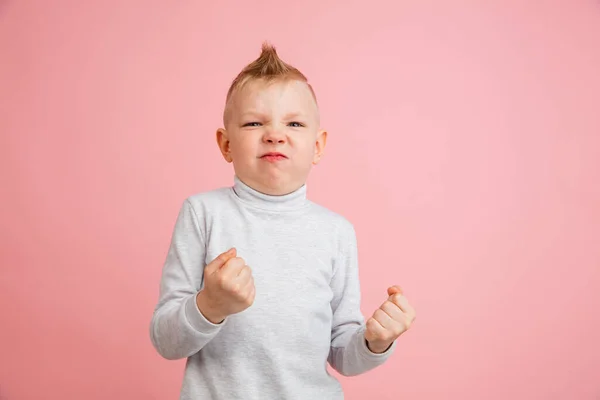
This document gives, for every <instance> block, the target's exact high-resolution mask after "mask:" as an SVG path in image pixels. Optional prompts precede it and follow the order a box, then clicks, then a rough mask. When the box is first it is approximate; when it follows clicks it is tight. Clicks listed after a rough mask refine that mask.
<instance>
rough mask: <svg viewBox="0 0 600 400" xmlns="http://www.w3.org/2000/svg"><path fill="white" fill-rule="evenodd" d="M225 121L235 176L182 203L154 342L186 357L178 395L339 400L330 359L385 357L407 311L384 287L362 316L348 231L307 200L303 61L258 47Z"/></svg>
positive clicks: (309, 161)
mask: <svg viewBox="0 0 600 400" xmlns="http://www.w3.org/2000/svg"><path fill="white" fill-rule="evenodd" d="M223 120H224V128H222V129H219V130H218V131H217V135H216V136H217V142H218V145H219V149H220V151H221V152H222V154H223V157H224V158H225V160H226V161H227V162H228V163H233V167H234V171H235V175H234V184H233V186H232V187H229V188H222V189H217V190H213V191H209V192H205V193H201V194H196V195H193V196H191V197H189V198H188V199H187V200H186V201H185V202H184V204H183V207H182V208H181V210H180V212H179V215H178V218H177V221H176V225H175V229H174V232H173V237H172V241H171V245H170V249H169V252H168V255H167V259H166V262H165V265H164V267H163V275H162V280H161V286H160V297H159V301H158V305H157V307H156V310H155V313H154V316H153V318H152V323H151V327H150V336H151V339H152V343H153V345H154V346H155V348H156V349H157V351H158V352H159V353H160V354H161V355H162V356H163V357H165V358H167V359H172V360H174V359H182V358H187V363H186V369H185V376H184V379H183V385H182V389H181V397H180V398H181V399H227V400H230V399H261V400H265V399H267V400H270V399H302V400H305V399H311V400H330V399H343V393H342V390H341V386H340V384H339V382H338V381H337V380H336V379H335V378H334V377H333V376H331V375H330V374H329V373H328V372H327V369H326V368H327V363H329V364H330V365H331V366H332V367H333V368H334V369H335V370H336V371H338V372H339V373H340V374H342V375H345V376H352V375H357V374H361V373H364V372H366V371H369V370H371V369H373V368H375V367H377V366H379V365H381V364H382V363H383V362H384V361H385V360H387V359H388V358H389V356H390V355H391V353H392V351H393V349H394V347H395V346H394V343H395V340H396V338H398V336H399V335H400V334H402V333H403V332H404V331H406V330H407V329H408V327H409V326H410V324H411V323H412V321H413V320H414V318H415V312H414V309H413V308H412V307H411V306H410V304H409V303H408V302H407V300H406V298H405V297H404V296H403V295H402V292H401V291H400V289H399V288H398V287H397V286H394V287H391V288H389V289H388V296H389V298H388V299H387V300H386V301H385V302H384V303H383V304H382V306H381V307H380V308H379V309H378V310H376V311H375V313H374V314H373V316H372V317H371V318H370V319H369V320H368V321H367V322H366V324H365V323H364V318H363V316H362V314H361V312H360V287H359V281H358V263H357V245H356V236H355V232H354V229H353V226H352V225H351V224H350V223H349V222H348V221H347V220H346V219H345V218H343V217H342V216H340V215H338V214H336V213H334V212H331V211H329V210H327V209H325V208H323V207H321V206H318V205H316V204H314V203H312V202H310V201H309V200H307V198H306V184H305V182H306V180H307V177H308V174H309V172H310V170H311V167H312V165H313V164H316V163H318V162H319V160H320V159H321V157H322V155H323V150H324V148H325V142H326V137H327V134H326V132H325V131H322V130H319V110H318V106H317V103H316V98H315V95H314V92H313V90H312V88H311V86H310V85H309V84H308V83H307V80H306V78H305V77H304V75H303V74H302V73H301V72H300V71H299V70H297V69H296V68H294V67H292V66H290V65H289V64H287V63H285V62H283V61H282V60H281V59H280V58H279V57H278V55H277V53H276V51H275V49H274V48H273V47H272V46H269V45H267V44H265V45H263V48H262V53H261V55H260V57H259V58H258V59H257V60H255V61H254V62H252V63H251V64H249V65H248V66H247V67H246V68H245V69H244V70H242V72H241V73H240V74H239V75H238V77H237V78H236V79H235V80H234V81H233V83H232V85H231V88H230V89H229V92H228V94H227V100H226V104H225V110H224V118H223Z"/></svg>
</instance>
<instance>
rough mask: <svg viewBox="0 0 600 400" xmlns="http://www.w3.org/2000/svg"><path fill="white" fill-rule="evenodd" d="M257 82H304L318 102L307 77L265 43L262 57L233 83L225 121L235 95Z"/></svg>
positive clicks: (226, 101) (224, 117) (224, 114)
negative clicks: (250, 83)
mask: <svg viewBox="0 0 600 400" xmlns="http://www.w3.org/2000/svg"><path fill="white" fill-rule="evenodd" d="M256 80H262V81H265V82H267V83H270V82H274V81H284V82H285V81H291V80H295V81H300V82H304V83H306V85H307V86H308V88H309V89H310V92H311V93H312V95H313V98H314V99H315V102H316V101H317V96H316V95H315V92H314V90H313V88H312V86H311V85H310V84H309V83H308V79H307V78H306V76H305V75H304V74H303V73H302V72H300V70H298V69H297V68H296V67H293V66H292V65H290V64H288V63H286V62H285V61H283V60H282V59H281V58H279V55H278V54H277V50H276V49H275V47H274V46H273V45H271V44H270V43H268V42H264V43H263V44H262V51H261V53H260V56H259V57H258V58H257V59H256V60H254V61H253V62H251V63H250V64H248V65H246V67H244V69H242V71H241V72H240V73H239V74H238V75H237V76H236V77H235V79H234V80H233V82H232V83H231V86H230V87H229V90H228V91H227V98H226V100H225V110H224V112H223V121H225V120H226V119H227V113H228V108H229V107H228V105H229V101H230V100H231V98H232V97H233V95H234V93H235V92H237V91H239V90H241V89H242V88H243V87H244V86H245V85H246V84H247V83H248V82H251V81H256Z"/></svg>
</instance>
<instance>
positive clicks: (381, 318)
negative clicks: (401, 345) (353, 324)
mask: <svg viewBox="0 0 600 400" xmlns="http://www.w3.org/2000/svg"><path fill="white" fill-rule="evenodd" d="M388 296H389V297H388V299H387V300H386V301H385V302H384V303H383V304H382V305H381V307H379V308H378V309H377V310H375V312H374V313H373V316H372V317H371V318H369V319H368V320H367V329H366V331H365V339H366V340H367V343H368V347H369V349H370V350H371V351H372V352H374V353H383V352H385V351H386V350H387V349H388V348H389V347H390V346H391V345H392V343H393V342H394V340H396V339H397V338H398V337H399V336H400V335H401V334H403V333H404V332H405V331H407V330H408V329H409V328H410V325H411V324H412V323H413V321H414V320H415V317H416V313H415V309H414V308H413V307H412V306H411V305H410V304H409V302H408V300H407V299H406V297H404V295H403V294H402V289H400V288H399V287H398V286H392V287H391V288H389V289H388Z"/></svg>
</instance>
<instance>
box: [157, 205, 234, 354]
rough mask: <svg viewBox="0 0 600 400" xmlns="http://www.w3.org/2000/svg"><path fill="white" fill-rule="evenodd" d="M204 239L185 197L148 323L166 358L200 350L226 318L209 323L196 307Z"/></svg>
mask: <svg viewBox="0 0 600 400" xmlns="http://www.w3.org/2000/svg"><path fill="white" fill-rule="evenodd" d="M205 254H206V250H205V240H204V236H203V235H202V231H201V229H200V227H199V224H198V217H197V215H196V212H195V210H194V208H193V206H192V204H191V203H190V201H189V200H186V201H185V202H184V204H183V206H182V207H181V209H180V211H179V215H178V217H177V220H176V222H175V228H174V231H173V234H172V238H171V244H170V247H169V251H168V253H167V257H166V261H165V263H164V265H163V269H162V277H161V281H160V292H159V299H158V304H157V306H156V308H155V310H154V314H153V316H152V320H151V323H150V339H151V341H152V344H153V346H154V348H155V349H156V350H157V351H158V353H159V354H160V355H161V356H163V357H164V358H166V359H169V360H176V359H181V358H187V357H189V356H192V355H193V354H195V353H197V352H198V351H200V350H201V349H202V348H203V347H204V346H205V345H206V344H207V343H209V342H210V341H211V340H212V339H213V338H214V337H215V336H216V335H217V333H218V332H219V331H220V330H221V328H222V327H223V325H224V324H225V323H226V321H224V322H222V323H221V324H213V323H211V322H210V321H208V320H207V319H206V318H205V317H204V316H203V315H202V313H201V312H200V310H198V306H197V305H196V294H197V293H198V291H199V290H200V286H201V283H202V279H203V275H204V267H205Z"/></svg>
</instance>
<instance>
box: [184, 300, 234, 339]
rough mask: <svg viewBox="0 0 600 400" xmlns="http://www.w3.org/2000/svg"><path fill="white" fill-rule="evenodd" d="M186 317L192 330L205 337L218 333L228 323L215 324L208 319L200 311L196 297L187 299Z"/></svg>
mask: <svg viewBox="0 0 600 400" xmlns="http://www.w3.org/2000/svg"><path fill="white" fill-rule="evenodd" d="M185 317H186V319H187V321H188V323H189V324H190V325H191V326H192V328H194V329H195V330H197V331H198V332H200V333H202V334H205V335H211V334H214V333H216V332H218V331H219V330H220V329H221V328H222V327H223V325H225V323H226V322H227V319H225V321H223V322H221V323H220V324H213V323H212V322H210V321H209V320H208V319H206V317H205V316H204V315H203V314H202V313H201V312H200V310H199V309H198V305H197V304H196V295H193V296H190V297H189V298H188V299H187V301H186V304H185Z"/></svg>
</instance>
